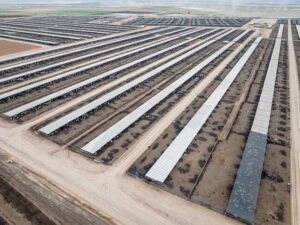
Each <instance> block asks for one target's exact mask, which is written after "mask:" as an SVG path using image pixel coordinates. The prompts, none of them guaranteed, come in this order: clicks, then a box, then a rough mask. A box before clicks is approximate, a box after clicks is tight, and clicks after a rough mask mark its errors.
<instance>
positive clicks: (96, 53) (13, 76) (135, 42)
mask: <svg viewBox="0 0 300 225" xmlns="http://www.w3.org/2000/svg"><path fill="white" fill-rule="evenodd" d="M172 33H174V32H170V33H168V34H172ZM156 38H157V37H149V38H146V39H143V40H138V41H134V42H130V43H127V44H124V45H121V46H116V47H113V48H109V49H105V50H102V51H96V52H94V53H91V54H87V55H82V56H79V57H75V58H72V59H68V60H65V61H61V62H58V63H55V64H50V65H48V66H44V67H40V68H37V69H34V70H29V71H27V72H24V73H19V74H16V75H12V76H9V77H5V78H2V79H0V83H2V82H7V81H10V80H14V79H17V78H20V77H24V76H29V75H30V74H34V73H38V72H41V71H44V70H49V69H51V68H54V67H57V66H61V65H64V64H68V63H73V62H76V61H79V60H82V59H88V58H90V57H94V56H97V55H100V54H105V53H108V52H111V51H115V50H117V49H122V48H125V47H129V46H131V45H136V44H139V43H143V42H145V41H151V40H154V39H156ZM102 45H103V44H100V45H96V46H92V47H89V48H84V49H79V50H75V51H72V52H68V53H64V54H62V55H63V56H64V55H72V54H74V53H78V52H83V51H87V50H91V49H94V48H97V47H101V46H102ZM105 45H107V44H105ZM60 56H61V55H60ZM57 57H58V56H57V55H55V56H54V57H52V58H57ZM44 60H45V59H41V60H39V61H44ZM32 63H36V62H30V64H32ZM16 67H20V65H17V66H16Z"/></svg>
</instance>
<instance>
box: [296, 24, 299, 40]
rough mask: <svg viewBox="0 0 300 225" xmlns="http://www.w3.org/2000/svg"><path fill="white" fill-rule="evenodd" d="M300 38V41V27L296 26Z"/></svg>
mask: <svg viewBox="0 0 300 225" xmlns="http://www.w3.org/2000/svg"><path fill="white" fill-rule="evenodd" d="M296 28H297V33H298V38H299V39H300V25H296Z"/></svg>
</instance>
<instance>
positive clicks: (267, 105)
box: [251, 24, 283, 135]
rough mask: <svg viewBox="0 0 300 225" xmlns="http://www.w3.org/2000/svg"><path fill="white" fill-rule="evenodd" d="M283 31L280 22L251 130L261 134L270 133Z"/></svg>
mask: <svg viewBox="0 0 300 225" xmlns="http://www.w3.org/2000/svg"><path fill="white" fill-rule="evenodd" d="M282 32H283V24H280V27H279V31H278V35H277V39H276V41H275V45H274V48H273V53H272V56H271V60H270V64H269V67H268V71H267V75H266V79H265V82H264V86H263V89H262V92H261V95H260V99H259V102H258V107H257V110H256V113H255V117H254V121H253V124H252V128H251V131H255V132H258V133H261V134H265V135H267V134H268V130H269V122H270V116H271V109H272V101H273V95H274V88H275V82H276V75H277V68H278V60H279V54H280V46H281V37H282Z"/></svg>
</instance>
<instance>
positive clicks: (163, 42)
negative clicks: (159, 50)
mask: <svg viewBox="0 0 300 225" xmlns="http://www.w3.org/2000/svg"><path fill="white" fill-rule="evenodd" d="M202 29H203V28H202ZM195 32H199V30H197V31H192V32H188V33H185V34H183V35H178V36H176V37H173V38H170V39H167V40H163V41H160V42H156V43H153V44H150V45H147V46H144V47H141V48H138V49H135V50H132V51H129V52H125V53H123V54H120V55H116V56H113V57H110V58H107V59H104V60H100V61H98V62H95V63H92V64H88V65H86V66H82V67H79V68H77V69H74V70H71V71H67V72H65V73H62V74H59V75H56V76H53V77H50V78H47V79H45V80H42V81H38V82H36V83H33V84H29V85H26V86H23V87H20V88H17V89H14V90H12V91H8V92H5V93H2V94H0V99H3V98H7V97H10V96H13V95H16V94H19V93H22V92H24V91H28V90H30V89H33V88H35V87H39V86H41V85H44V84H47V83H50V82H53V81H56V80H59V79H62V78H64V77H68V76H72V75H76V74H77V73H81V72H84V71H86V70H89V69H92V68H94V67H98V66H101V65H104V64H107V63H109V62H114V61H116V60H119V59H121V58H124V57H127V56H130V55H133V54H136V53H139V52H141V51H145V50H147V49H150V48H153V47H156V46H159V45H162V44H165V43H168V42H171V41H173V40H176V39H179V38H181V37H183V36H186V35H190V34H192V33H195ZM16 76H17V75H16ZM4 79H5V78H4Z"/></svg>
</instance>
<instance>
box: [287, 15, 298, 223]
mask: <svg viewBox="0 0 300 225" xmlns="http://www.w3.org/2000/svg"><path fill="white" fill-rule="evenodd" d="M288 54H289V76H290V80H289V85H290V106H291V183H292V190H291V202H292V207H291V208H292V224H294V225H296V224H300V206H299V203H300V191H299V186H300V174H299V171H300V139H299V137H300V118H299V115H300V89H299V80H298V72H297V63H296V58H295V51H294V44H293V40H292V30H291V21H289V27H288Z"/></svg>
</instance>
